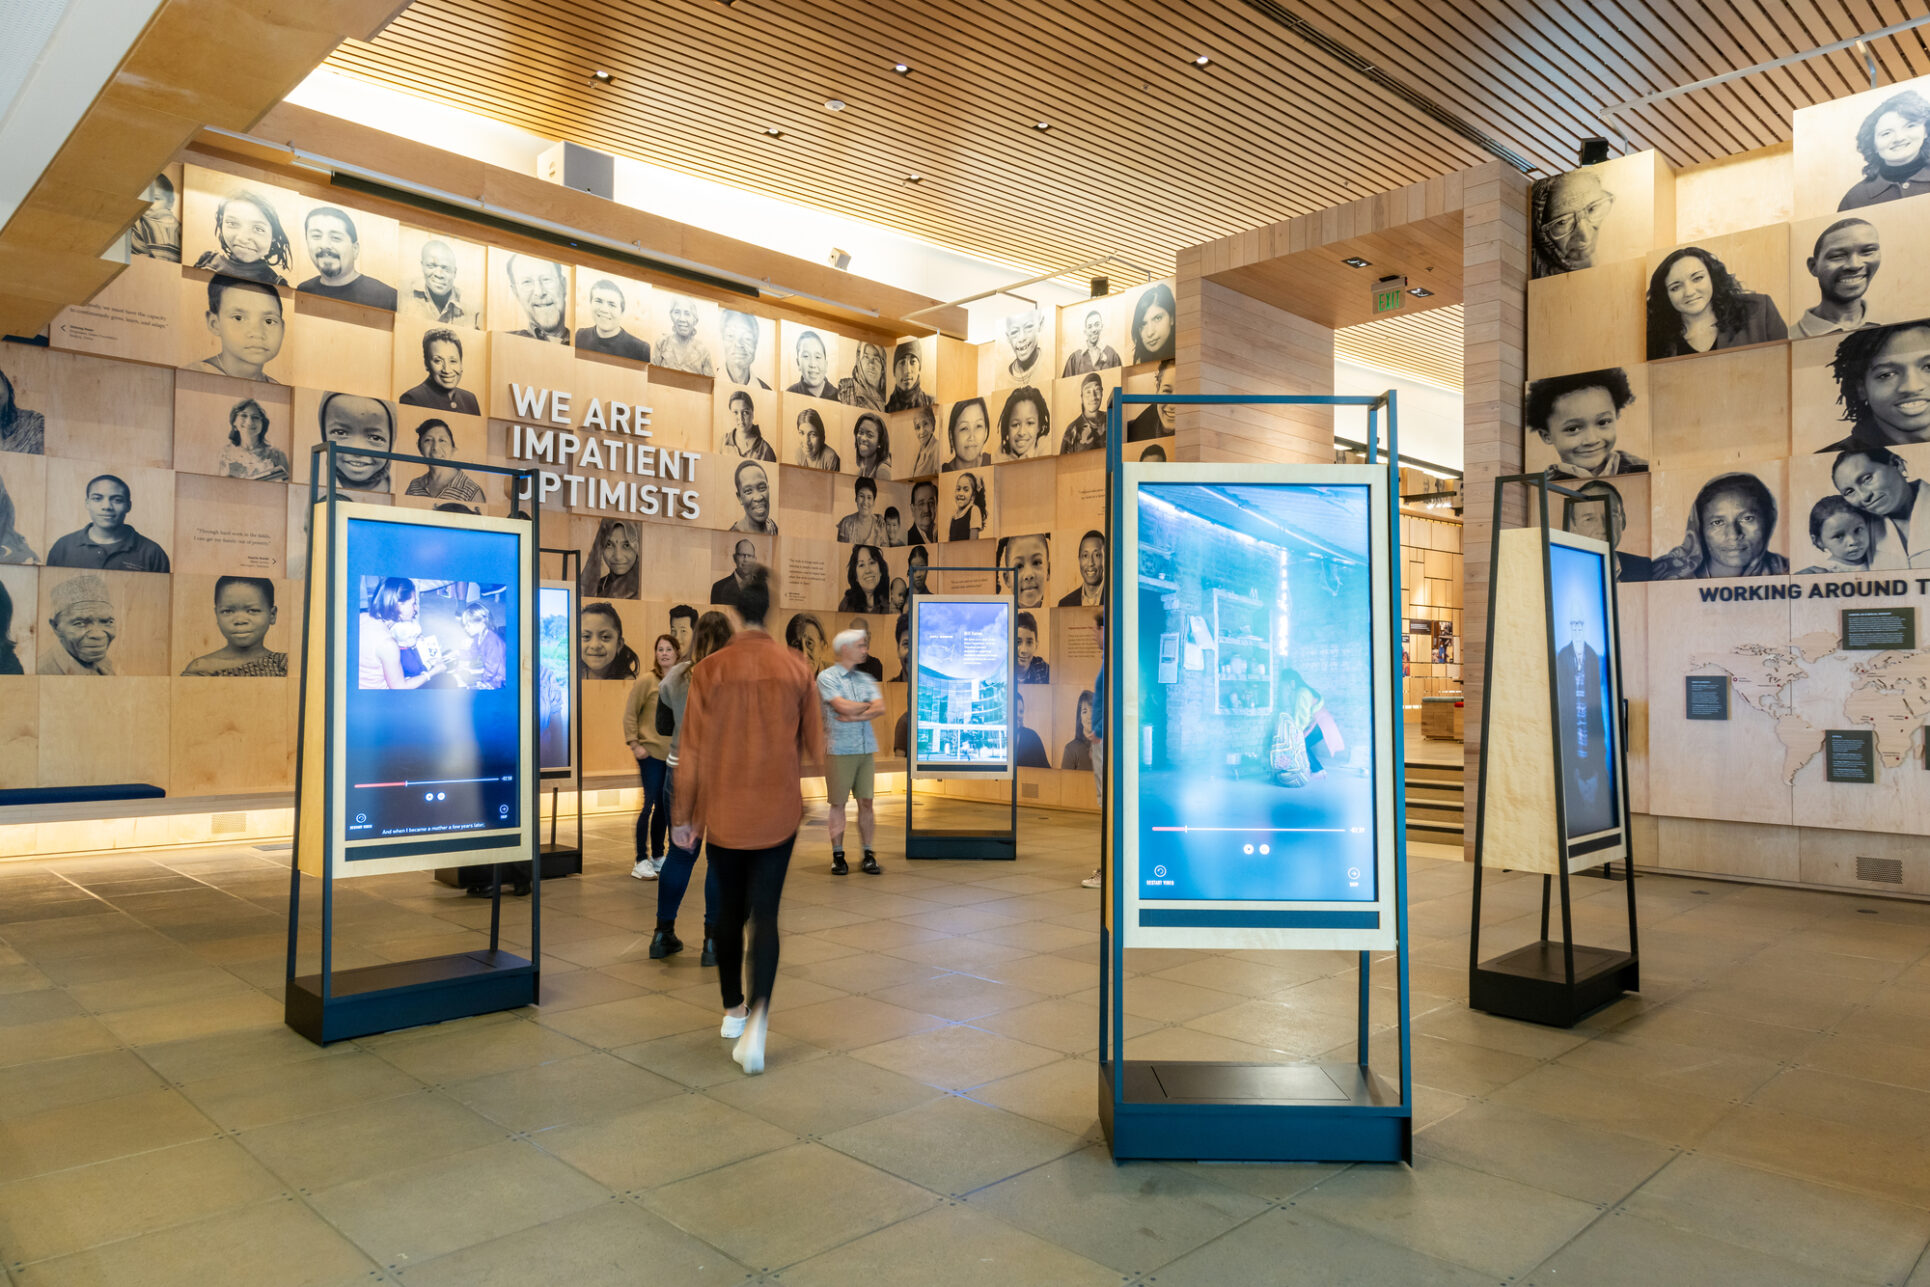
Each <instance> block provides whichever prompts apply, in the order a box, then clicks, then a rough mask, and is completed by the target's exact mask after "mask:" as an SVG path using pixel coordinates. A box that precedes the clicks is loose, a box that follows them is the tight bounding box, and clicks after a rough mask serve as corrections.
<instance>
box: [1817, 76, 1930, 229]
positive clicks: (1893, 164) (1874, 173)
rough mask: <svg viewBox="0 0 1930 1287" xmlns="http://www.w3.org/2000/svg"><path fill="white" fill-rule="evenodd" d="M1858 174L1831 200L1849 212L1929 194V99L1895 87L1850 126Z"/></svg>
mask: <svg viewBox="0 0 1930 1287" xmlns="http://www.w3.org/2000/svg"><path fill="white" fill-rule="evenodd" d="M1856 150H1857V151H1858V152H1859V153H1860V154H1862V157H1863V177H1862V178H1861V179H1860V180H1859V181H1858V182H1857V183H1856V185H1855V186H1854V187H1852V188H1851V189H1850V190H1849V191H1848V192H1845V193H1844V194H1843V199H1842V201H1840V202H1838V203H1837V207H1836V208H1837V209H1838V210H1855V209H1857V208H1858V207H1859V206H1873V205H1878V204H1880V203H1882V202H1885V201H1901V200H1903V199H1904V198H1905V197H1914V196H1921V195H1922V194H1924V193H1926V192H1930V99H1926V98H1925V97H1924V96H1923V94H1921V93H1920V92H1918V91H1917V90H1914V89H1905V90H1900V91H1898V92H1897V93H1895V94H1892V95H1890V96H1889V97H1888V98H1885V99H1884V100H1883V101H1882V102H1880V103H1878V104H1877V105H1876V107H1875V108H1873V109H1872V110H1871V111H1870V113H1869V114H1868V115H1867V116H1865V117H1864V118H1863V122H1862V124H1860V125H1858V126H1857V128H1856Z"/></svg>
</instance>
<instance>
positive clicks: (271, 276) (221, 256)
mask: <svg viewBox="0 0 1930 1287" xmlns="http://www.w3.org/2000/svg"><path fill="white" fill-rule="evenodd" d="M198 173H202V172H198ZM213 231H214V247H213V248H212V249H210V250H204V251H202V252H201V254H200V255H199V256H197V257H196V258H195V261H194V265H193V266H194V267H196V268H201V269H205V270H206V271H208V272H211V273H214V274H216V275H217V276H223V277H236V278H240V279H241V280H242V281H250V282H263V283H266V284H267V285H269V286H286V285H288V278H286V277H285V276H283V275H282V274H284V273H288V272H292V271H294V262H295V260H294V247H293V246H292V245H290V244H289V241H288V233H287V231H286V230H285V229H284V228H283V227H282V222H281V214H280V213H279V212H278V211H277V210H276V209H275V203H274V202H273V201H272V200H270V199H269V198H268V197H267V196H266V195H264V194H263V193H260V192H256V191H253V190H252V189H249V188H235V189H233V190H231V191H229V192H227V193H226V194H224V195H222V196H221V197H220V198H219V199H218V200H217V201H216V202H215V207H214V230H213ZM201 244H203V245H206V244H207V242H206V241H203V242H202V243H201Z"/></svg>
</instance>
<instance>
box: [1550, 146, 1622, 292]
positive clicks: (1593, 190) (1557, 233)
mask: <svg viewBox="0 0 1930 1287" xmlns="http://www.w3.org/2000/svg"><path fill="white" fill-rule="evenodd" d="M1529 200H1530V202H1531V203H1532V204H1531V209H1530V211H1529V227H1530V228H1531V230H1532V232H1533V237H1534V275H1535V276H1537V277H1555V276H1559V275H1560V274H1562V273H1574V272H1580V271H1581V270H1582V269H1584V268H1593V267H1594V266H1595V249H1596V246H1597V244H1598V243H1599V242H1600V240H1601V235H1602V225H1603V224H1604V223H1606V222H1607V221H1608V217H1609V215H1610V214H1611V213H1613V212H1614V209H1615V194H1614V193H1613V192H1610V191H1609V190H1608V189H1607V188H1606V187H1604V186H1603V185H1602V176H1601V173H1600V172H1599V171H1598V170H1597V169H1596V168H1595V167H1594V166H1585V167H1583V168H1582V169H1579V170H1570V171H1568V172H1567V173H1566V174H1557V175H1555V176H1554V177H1553V178H1549V179H1543V180H1542V181H1541V182H1539V183H1537V184H1535V188H1534V194H1533V196H1532V197H1530V199H1529Z"/></svg>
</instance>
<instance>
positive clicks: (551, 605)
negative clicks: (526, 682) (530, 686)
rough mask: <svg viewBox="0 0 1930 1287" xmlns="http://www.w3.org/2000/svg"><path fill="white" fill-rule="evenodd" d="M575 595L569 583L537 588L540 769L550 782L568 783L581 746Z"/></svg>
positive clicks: (537, 736) (537, 703) (547, 582)
mask: <svg viewBox="0 0 1930 1287" xmlns="http://www.w3.org/2000/svg"><path fill="white" fill-rule="evenodd" d="M575 593H576V592H575V590H574V589H573V588H572V587H571V586H569V585H568V584H567V583H564V582H554V581H545V582H543V584H541V585H540V586H538V587H537V588H536V765H537V767H538V768H539V769H541V770H542V775H543V776H544V777H546V778H549V777H568V776H569V775H570V773H571V771H572V770H573V769H574V768H575V767H576V766H575V765H574V764H573V763H572V762H571V759H572V756H573V755H574V754H575V751H576V741H575V739H574V738H572V737H571V736H570V718H571V713H572V712H573V711H574V710H575V709H576V702H575V700H574V694H573V693H572V692H571V688H570V686H571V685H572V684H574V683H575V682H576V660H575V658H574V657H573V656H571V649H572V645H573V644H574V643H575V642H576V632H575V630H574V628H573V623H574V622H575V621H576V608H575V605H574V604H573V603H572V602H571V600H572V599H573V598H574V597H575Z"/></svg>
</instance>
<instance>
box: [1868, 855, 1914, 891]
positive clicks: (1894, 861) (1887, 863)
mask: <svg viewBox="0 0 1930 1287" xmlns="http://www.w3.org/2000/svg"><path fill="white" fill-rule="evenodd" d="M1856 878H1857V879H1858V880H1867V881H1871V882H1873V883H1875V884H1878V885H1901V884H1902V883H1903V860H1902V859H1901V858H1865V857H1864V856H1863V855H1861V854H1858V855H1857V857H1856Z"/></svg>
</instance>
